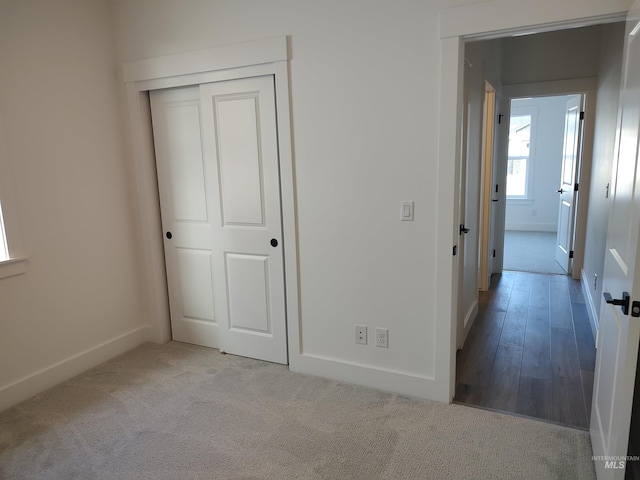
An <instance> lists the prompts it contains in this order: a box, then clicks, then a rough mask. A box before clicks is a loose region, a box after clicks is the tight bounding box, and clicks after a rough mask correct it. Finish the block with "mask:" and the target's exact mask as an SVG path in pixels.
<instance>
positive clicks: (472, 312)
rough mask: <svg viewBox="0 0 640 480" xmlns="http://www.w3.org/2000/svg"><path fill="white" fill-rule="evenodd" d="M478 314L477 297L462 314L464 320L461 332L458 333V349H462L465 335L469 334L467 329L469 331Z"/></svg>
mask: <svg viewBox="0 0 640 480" xmlns="http://www.w3.org/2000/svg"><path fill="white" fill-rule="evenodd" d="M477 316H478V299H477V298H476V299H475V300H474V301H473V303H472V304H471V306H470V307H469V310H467V313H466V315H465V316H464V322H463V324H462V325H463V326H462V332H461V333H460V334H459V335H458V350H462V347H464V342H466V341H467V337H468V336H469V331H471V327H472V326H473V323H474V322H475V320H476V317H477Z"/></svg>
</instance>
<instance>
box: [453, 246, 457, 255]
mask: <svg viewBox="0 0 640 480" xmlns="http://www.w3.org/2000/svg"><path fill="white" fill-rule="evenodd" d="M457 254H458V245H454V246H453V256H454V257H455V256H456V255H457Z"/></svg>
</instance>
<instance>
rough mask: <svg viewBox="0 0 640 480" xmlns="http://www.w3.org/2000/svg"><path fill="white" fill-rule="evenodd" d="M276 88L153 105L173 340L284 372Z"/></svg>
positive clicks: (254, 83) (182, 92) (262, 83)
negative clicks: (269, 364) (264, 363)
mask: <svg viewBox="0 0 640 480" xmlns="http://www.w3.org/2000/svg"><path fill="white" fill-rule="evenodd" d="M273 82H274V81H273V76H262V77H253V78H246V79H239V80H229V81H222V82H216V83H209V84H203V85H198V86H190V87H184V88H173V89H167V90H156V91H152V92H151V94H150V97H151V111H152V120H153V134H154V141H155V150H156V164H157V172H158V188H159V193H160V208H161V213H162V226H163V229H164V251H165V261H166V269H167V282H168V289H169V303H170V312H171V327H172V334H173V339H174V340H178V341H181V342H187V343H194V344H198V345H204V346H208V347H214V348H219V349H220V350H221V351H224V352H227V353H233V354H237V355H242V356H247V357H252V358H258V359H261V360H267V361H271V362H277V363H284V364H286V363H287V341H286V318H285V290H284V264H283V249H282V220H281V200H280V182H279V168H278V166H279V162H278V142H277V123H276V122H277V119H276V109H275V95H274V83H273Z"/></svg>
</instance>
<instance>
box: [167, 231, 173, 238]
mask: <svg viewBox="0 0 640 480" xmlns="http://www.w3.org/2000/svg"><path fill="white" fill-rule="evenodd" d="M171 237H173V235H172V234H171V232H167V238H168V239H169V240H171Z"/></svg>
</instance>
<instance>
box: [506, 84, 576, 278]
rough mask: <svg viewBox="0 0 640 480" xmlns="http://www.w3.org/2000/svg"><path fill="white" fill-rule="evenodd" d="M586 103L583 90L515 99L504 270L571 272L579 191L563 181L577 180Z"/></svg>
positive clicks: (510, 135)
mask: <svg viewBox="0 0 640 480" xmlns="http://www.w3.org/2000/svg"><path fill="white" fill-rule="evenodd" d="M583 104H584V94H570V95H553V96H542V97H519V98H511V99H510V105H509V120H508V122H509V123H508V124H509V130H508V132H509V133H508V146H507V165H506V167H507V168H506V170H507V171H506V205H505V228H504V232H503V234H504V252H503V255H504V257H503V270H508V271H517V272H533V273H552V274H568V273H570V270H571V261H572V258H573V255H572V254H571V253H570V252H572V250H573V243H574V242H573V234H574V233H575V228H574V225H575V216H574V213H575V211H576V210H577V200H578V196H577V195H573V193H574V192H573V191H572V192H571V193H572V195H564V191H565V189H564V188H563V184H567V185H569V188H571V190H574V185H575V184H576V183H577V181H576V179H575V175H576V172H579V167H580V165H579V161H580V157H579V155H580V151H581V150H582V148H581V147H582V146H581V141H580V140H581V138H582V135H581V131H582V129H581V120H580V112H583V108H584V107H583ZM574 105H577V106H578V107H579V109H577V110H576V109H574ZM576 117H577V120H578V123H576V122H575V120H576ZM564 177H566V178H564ZM561 192H562V193H561Z"/></svg>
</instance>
